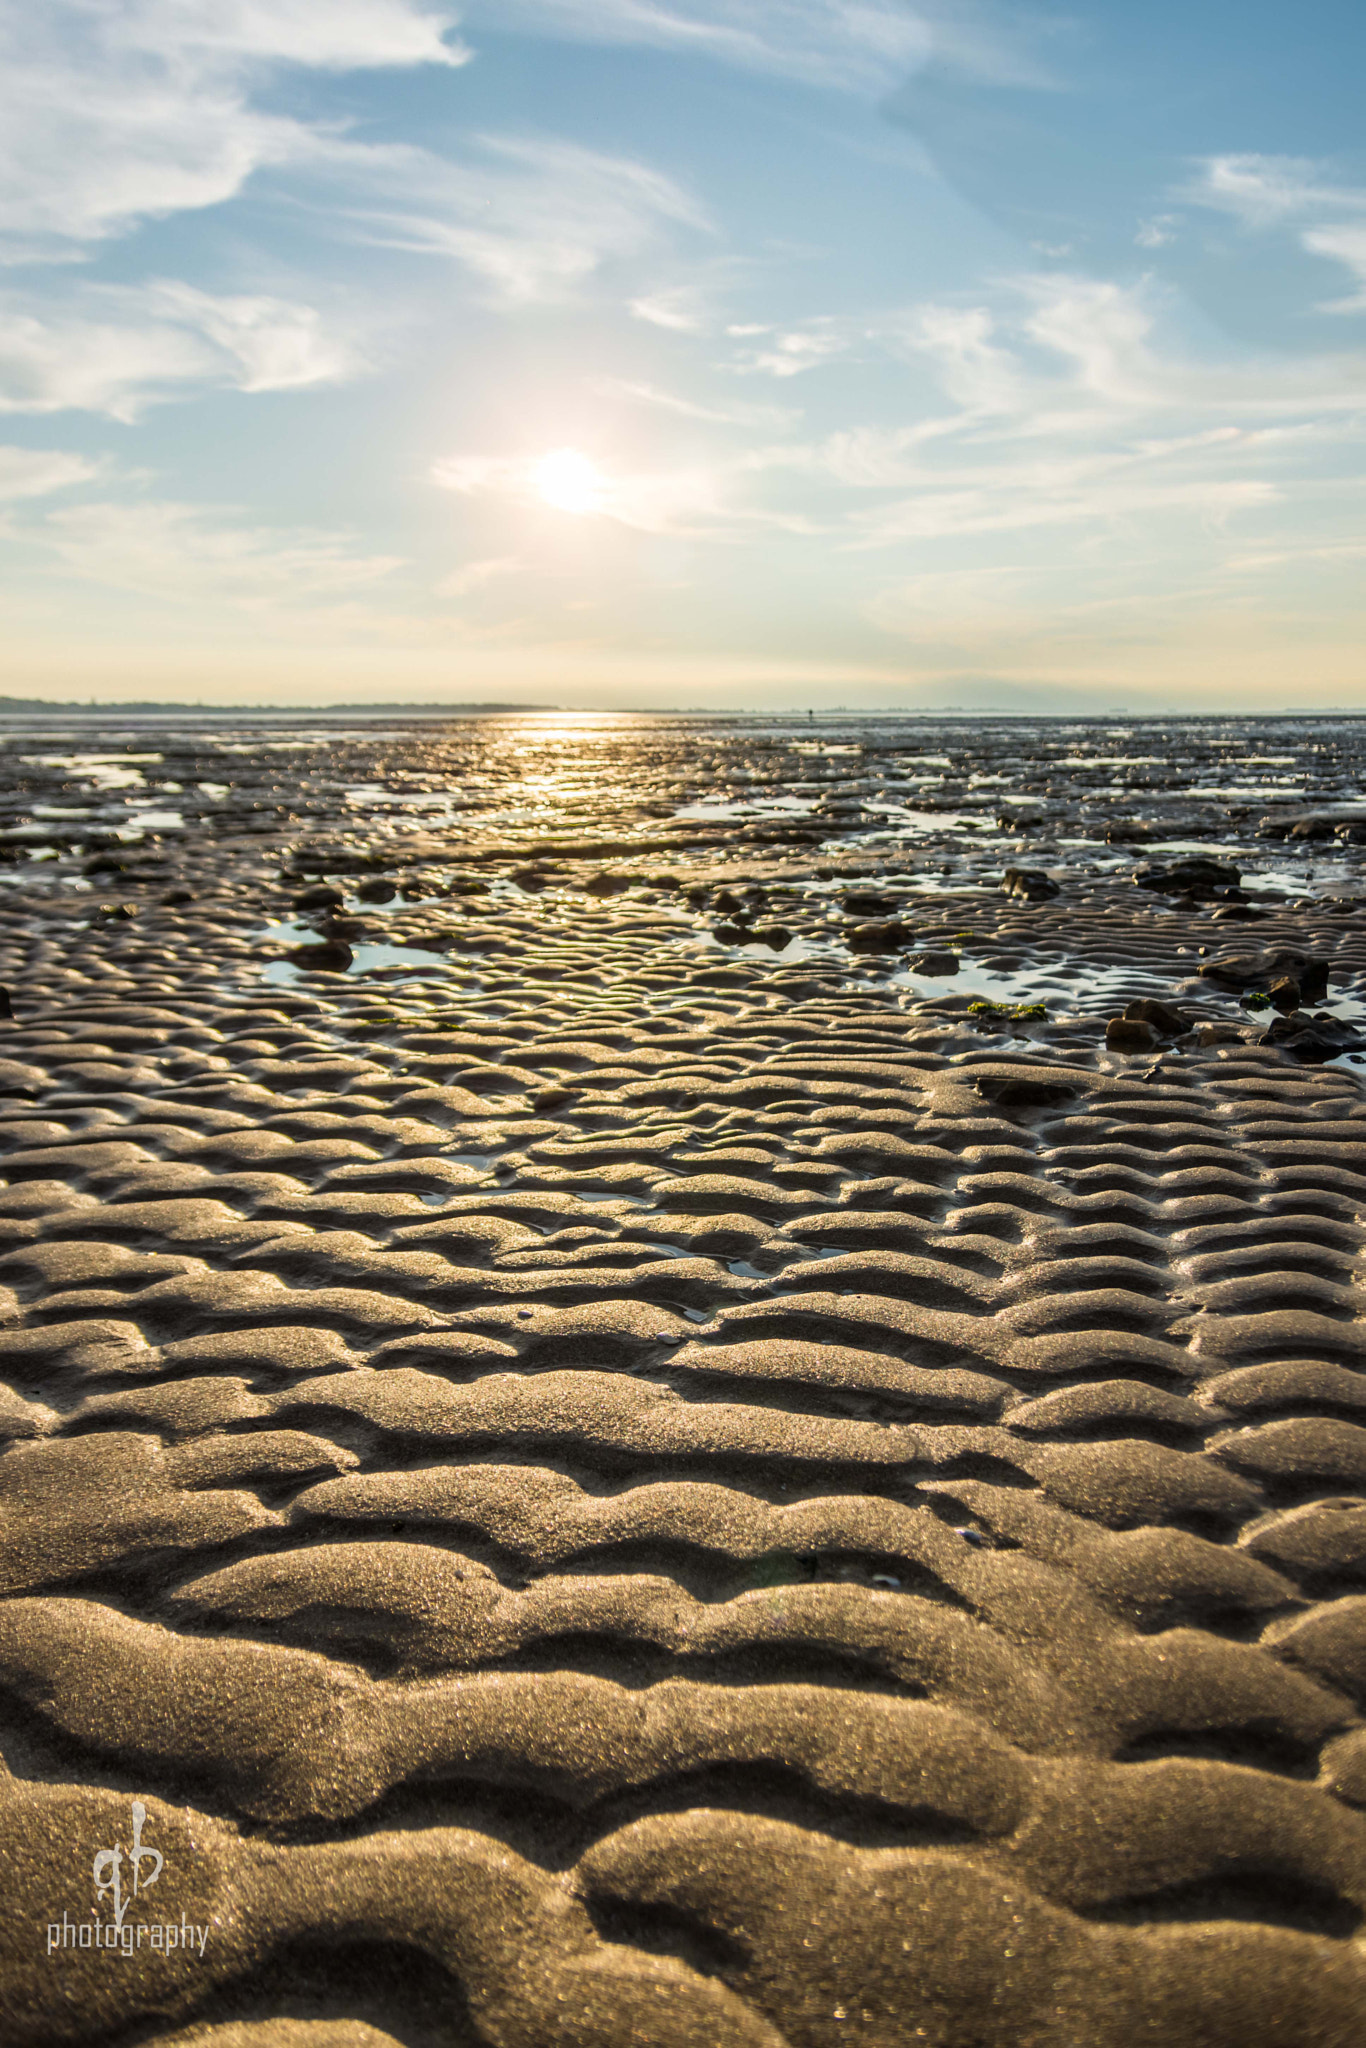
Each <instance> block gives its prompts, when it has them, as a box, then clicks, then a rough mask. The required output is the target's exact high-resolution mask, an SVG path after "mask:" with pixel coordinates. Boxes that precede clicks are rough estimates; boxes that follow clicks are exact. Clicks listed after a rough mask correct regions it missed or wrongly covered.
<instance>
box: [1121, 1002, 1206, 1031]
mask: <svg viewBox="0 0 1366 2048" xmlns="http://www.w3.org/2000/svg"><path fill="white" fill-rule="evenodd" d="M1124 1019H1125V1020H1126V1021H1128V1022H1131V1023H1140V1024H1147V1025H1150V1026H1151V1028H1152V1029H1153V1030H1154V1031H1156V1032H1157V1033H1158V1035H1159V1036H1160V1037H1162V1038H1180V1036H1181V1034H1182V1032H1183V1031H1189V1029H1190V1018H1189V1017H1187V1016H1184V1015H1183V1014H1182V1012H1181V1011H1180V1010H1174V1009H1173V1008H1172V1007H1171V1004H1170V1003H1160V1002H1158V1000H1157V998H1156V997H1155V996H1143V997H1141V998H1140V999H1139V1000H1138V1001H1137V1002H1133V1003H1129V1004H1128V1005H1127V1006H1126V1008H1125V1011H1124Z"/></svg>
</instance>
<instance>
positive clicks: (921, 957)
mask: <svg viewBox="0 0 1366 2048" xmlns="http://www.w3.org/2000/svg"><path fill="white" fill-rule="evenodd" d="M906 965H907V966H908V967H909V968H910V970H911V972H912V974H929V975H944V974H957V972H958V969H959V967H960V966H961V965H962V962H961V961H960V960H959V958H958V955H957V954H956V953H917V954H916V955H915V958H914V959H912V960H908V961H907V962H906Z"/></svg>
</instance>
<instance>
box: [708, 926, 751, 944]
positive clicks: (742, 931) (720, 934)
mask: <svg viewBox="0 0 1366 2048" xmlns="http://www.w3.org/2000/svg"><path fill="white" fill-rule="evenodd" d="M711 935H712V937H713V938H714V939H717V940H719V941H720V943H721V944H722V945H723V946H748V945H750V944H751V943H752V942H753V940H754V938H755V937H756V934H755V932H754V931H753V930H752V929H751V928H750V926H749V925H747V924H714V925H713V926H712V928H711Z"/></svg>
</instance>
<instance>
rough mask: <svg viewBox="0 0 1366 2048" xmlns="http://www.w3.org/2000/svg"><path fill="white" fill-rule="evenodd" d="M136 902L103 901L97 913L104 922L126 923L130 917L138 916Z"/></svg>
mask: <svg viewBox="0 0 1366 2048" xmlns="http://www.w3.org/2000/svg"><path fill="white" fill-rule="evenodd" d="M137 914H138V907H137V904H136V903H101V904H100V905H99V907H98V908H97V910H96V912H95V915H96V917H97V918H99V919H100V921H101V923H103V924H125V923H127V921H128V919H129V918H130V917H136V916H137Z"/></svg>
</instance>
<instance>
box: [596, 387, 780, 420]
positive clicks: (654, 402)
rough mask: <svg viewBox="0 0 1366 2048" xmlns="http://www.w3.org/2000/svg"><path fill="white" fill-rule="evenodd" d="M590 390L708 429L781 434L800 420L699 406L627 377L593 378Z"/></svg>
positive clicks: (752, 408) (765, 408)
mask: <svg viewBox="0 0 1366 2048" xmlns="http://www.w3.org/2000/svg"><path fill="white" fill-rule="evenodd" d="M589 389H590V390H591V391H594V392H597V393H598V394H599V395H600V396H601V397H603V398H624V399H627V400H629V401H630V402H632V403H633V404H636V405H648V406H651V407H653V408H655V409H656V410H657V411H660V412H666V413H676V414H677V415H678V416H679V418H681V419H685V420H699V421H702V422H703V423H705V424H707V425H710V426H729V427H760V428H763V429H765V430H766V431H770V432H780V431H782V430H783V429H784V428H788V427H791V426H793V425H795V424H796V422H797V421H798V420H799V419H800V418H801V413H800V412H799V411H797V410H795V409H794V408H792V407H790V406H783V405H742V404H732V405H700V404H698V402H697V401H696V400H695V399H691V398H680V397H679V395H678V394H677V392H674V391H663V390H661V389H660V387H659V386H658V385H657V384H640V383H633V382H632V381H631V380H630V379H629V378H626V377H593V378H591V379H590V380H589Z"/></svg>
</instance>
